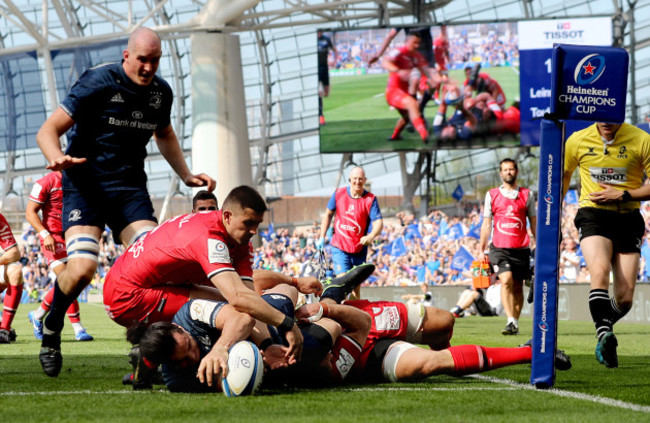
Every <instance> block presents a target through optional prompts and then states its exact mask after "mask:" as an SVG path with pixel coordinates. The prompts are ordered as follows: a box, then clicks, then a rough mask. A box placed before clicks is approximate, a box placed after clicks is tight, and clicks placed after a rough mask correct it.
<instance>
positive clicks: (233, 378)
mask: <svg viewBox="0 0 650 423" xmlns="http://www.w3.org/2000/svg"><path fill="white" fill-rule="evenodd" d="M262 376H264V363H263V362H262V353H260V350H259V349H258V348H257V346H256V345H255V344H253V343H252V342H249V341H239V342H237V343H236V344H235V345H233V346H232V347H230V350H229V351H228V376H226V377H225V378H222V379H221V387H222V388H223V393H224V395H226V396H227V397H240V396H242V395H251V394H253V393H255V391H256V390H257V388H258V387H259V386H260V384H261V383H262Z"/></svg>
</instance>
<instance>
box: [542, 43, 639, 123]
mask: <svg viewBox="0 0 650 423" xmlns="http://www.w3.org/2000/svg"><path fill="white" fill-rule="evenodd" d="M629 61H630V57H629V55H628V53H627V51H625V49H622V48H619V47H607V46H578V45H571V44H555V45H554V46H553V56H552V74H551V78H552V82H551V115H552V116H553V118H555V119H566V120H586V121H590V122H610V123H621V122H623V121H624V120H625V99H626V94H627V72H628V66H629Z"/></svg>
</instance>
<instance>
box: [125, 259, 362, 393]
mask: <svg viewBox="0 0 650 423" xmlns="http://www.w3.org/2000/svg"><path fill="white" fill-rule="evenodd" d="M357 269H358V270H356V271H354V272H353V273H352V274H353V275H357V278H356V280H354V279H352V278H349V279H348V280H347V281H346V282H347V283H344V284H340V285H336V284H333V283H329V284H327V285H326V286H325V288H324V289H323V296H322V298H330V299H331V300H332V301H333V302H340V301H341V300H342V299H343V298H344V297H345V296H346V295H347V294H349V293H350V292H351V291H352V289H354V286H355V285H358V284H359V283H361V282H362V281H363V280H364V279H365V278H367V276H368V275H369V274H370V273H372V270H374V266H373V265H372V264H366V265H364V266H363V267H359V268H357ZM268 292H269V293H268V294H265V295H263V296H262V298H263V299H264V300H265V301H266V302H267V303H268V304H270V305H271V306H273V307H274V308H276V309H278V310H280V311H282V312H283V313H286V314H287V315H291V316H292V315H293V310H294V307H295V301H296V300H297V297H298V291H297V290H296V289H295V288H294V287H292V286H289V285H277V286H275V287H274V288H273V289H271V290H269V291H268ZM341 308H346V307H344V306H339V305H334V306H333V307H331V314H332V317H335V318H337V319H338V320H340V321H341V322H342V323H341V324H339V323H337V322H335V321H333V320H332V319H327V318H325V319H321V321H319V322H318V324H307V325H301V326H300V330H301V332H302V335H303V338H304V340H305V342H304V349H303V354H302V359H301V360H302V361H305V362H307V363H310V366H314V365H315V364H316V363H318V362H320V361H321V360H322V359H323V357H324V356H325V354H327V352H328V351H329V349H330V348H331V346H332V340H333V339H338V338H339V337H340V336H341V332H342V329H341V326H342V325H344V326H345V327H346V328H347V331H346V335H345V336H344V337H342V339H344V340H347V341H348V342H351V343H352V344H353V345H356V347H357V349H360V345H361V344H362V343H363V342H364V341H365V338H366V336H367V334H368V332H367V329H368V328H369V327H370V323H369V321H368V320H369V317H368V316H367V314H365V313H362V312H357V313H349V312H348V313H338V314H337V312H338V311H339V309H341ZM233 312H235V310H234V308H233V307H231V306H229V305H228V304H227V303H225V302H223V301H214V300H191V301H190V302H188V303H186V304H185V305H183V306H182V307H181V309H180V310H179V311H178V312H177V313H176V315H175V316H174V319H173V322H172V323H168V322H158V323H154V324H153V325H151V326H149V327H146V326H145V325H144V324H139V325H138V326H134V327H132V328H130V329H129V331H128V339H129V341H131V342H132V343H138V344H139V348H140V353H141V355H142V356H143V357H144V358H145V360H146V361H147V362H148V363H149V366H150V367H157V366H158V365H159V364H163V378H164V383H165V385H167V387H168V388H169V389H170V390H171V391H174V392H210V391H218V390H220V389H221V387H220V386H219V384H218V383H215V382H214V381H215V380H217V378H215V377H214V376H213V375H216V374H219V372H221V373H222V374H223V373H224V372H225V367H224V366H225V363H227V358H228V356H227V350H225V352H224V350H223V348H224V347H226V346H230V345H232V344H233V343H234V342H235V341H237V340H238V339H237V338H235V337H232V336H230V337H228V339H227V340H226V341H222V340H221V337H222V336H223V335H222V334H223V331H225V326H224V324H225V322H228V323H230V321H229V319H230V316H233V315H234V316H238V315H237V314H233ZM235 313H236V312H235ZM346 319H348V320H346ZM244 323H245V324H246V325H249V324H250V322H248V321H247V320H245V321H242V323H241V324H240V325H239V326H238V327H239V332H237V334H238V335H239V336H240V338H239V339H243V338H241V336H243V335H244V334H245V330H244V329H245V328H244V329H242V327H243V326H244V325H243V324H244ZM246 327H248V326H246ZM251 329H252V326H251ZM248 333H249V334H251V335H252V340H253V341H254V342H256V343H257V344H258V345H259V346H260V348H261V349H262V351H263V354H264V357H265V361H266V362H267V363H268V364H269V366H270V367H272V368H280V367H286V366H288V365H289V363H288V362H287V360H286V353H287V350H288V343H287V342H286V339H284V336H285V335H286V333H285V332H284V331H278V330H276V329H275V328H274V327H272V326H267V325H265V324H261V323H260V322H258V323H257V325H256V327H255V330H254V331H253V332H252V333H251V332H250V330H249V331H248ZM279 333H281V334H282V338H280V335H279ZM244 338H245V337H244ZM323 345H324V346H323ZM217 346H219V347H218V349H217V350H215V348H217ZM210 370H212V371H213V372H214V373H212V374H209V371H210ZM197 375H198V377H197Z"/></svg>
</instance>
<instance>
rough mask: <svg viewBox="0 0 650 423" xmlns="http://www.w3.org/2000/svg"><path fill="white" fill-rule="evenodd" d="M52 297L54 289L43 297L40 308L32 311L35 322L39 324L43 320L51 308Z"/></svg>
mask: <svg viewBox="0 0 650 423" xmlns="http://www.w3.org/2000/svg"><path fill="white" fill-rule="evenodd" d="M53 297H54V288H52V289H50V290H49V291H47V293H46V294H45V296H44V297H43V301H41V306H40V307H39V308H37V309H36V310H35V311H34V318H35V319H36V320H38V321H41V322H42V321H43V318H44V317H45V315H46V314H47V312H48V311H50V308H51V307H52V298H53Z"/></svg>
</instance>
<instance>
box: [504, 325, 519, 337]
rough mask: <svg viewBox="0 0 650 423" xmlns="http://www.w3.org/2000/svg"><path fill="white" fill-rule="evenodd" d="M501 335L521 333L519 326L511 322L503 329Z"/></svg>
mask: <svg viewBox="0 0 650 423" xmlns="http://www.w3.org/2000/svg"><path fill="white" fill-rule="evenodd" d="M501 335H519V328H518V327H517V326H515V324H514V323H512V322H510V323H508V324H507V325H506V327H505V328H503V330H502V331H501Z"/></svg>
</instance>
